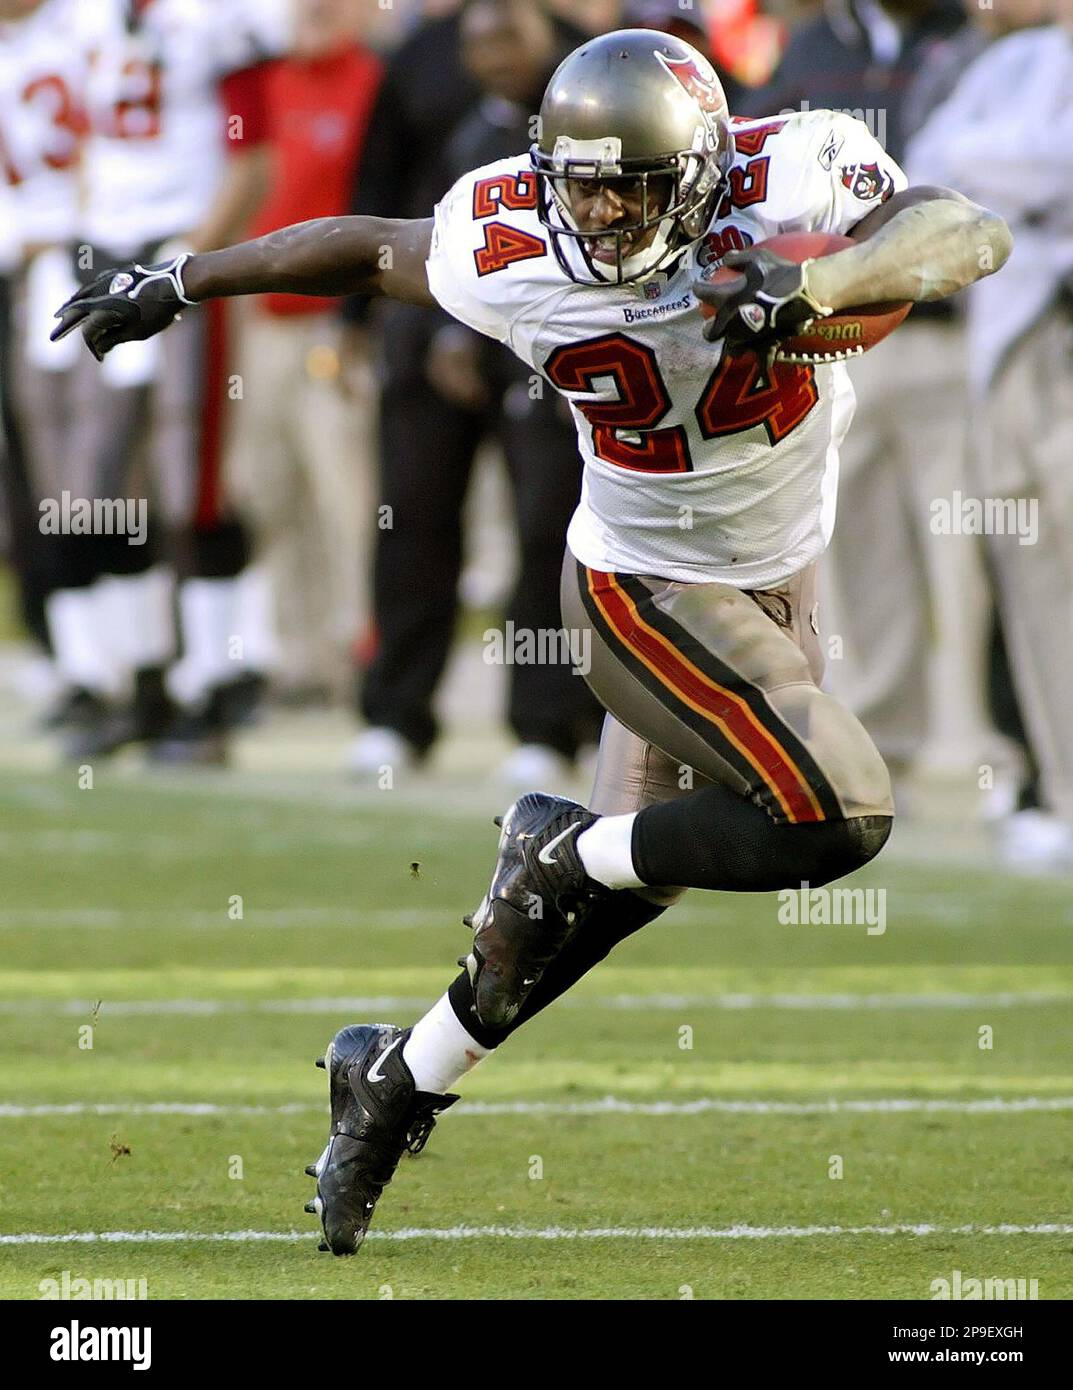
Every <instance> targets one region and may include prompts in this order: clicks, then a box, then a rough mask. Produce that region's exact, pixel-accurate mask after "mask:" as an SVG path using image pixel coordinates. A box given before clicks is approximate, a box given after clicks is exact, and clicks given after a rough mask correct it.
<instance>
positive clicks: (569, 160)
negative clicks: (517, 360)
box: [530, 29, 733, 285]
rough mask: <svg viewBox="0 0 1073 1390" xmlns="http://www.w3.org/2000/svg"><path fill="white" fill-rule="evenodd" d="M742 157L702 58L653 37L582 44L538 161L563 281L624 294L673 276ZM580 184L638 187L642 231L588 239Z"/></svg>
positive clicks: (555, 102)
mask: <svg viewBox="0 0 1073 1390" xmlns="http://www.w3.org/2000/svg"><path fill="white" fill-rule="evenodd" d="M732 153H733V143H732V139H731V136H730V134H729V131H728V127H727V103H726V97H725V96H724V95H723V89H722V87H721V86H720V84H719V79H718V77H717V76H716V74H715V70H714V68H713V67H712V65H711V64H710V63H709V62H708V60H707V59H706V58H705V57H703V55H702V54H700V53H698V52H697V50H696V49H695V48H692V47H691V46H690V45H689V44H687V43H685V42H684V41H683V40H682V39H677V38H674V37H673V36H672V35H670V34H662V33H659V32H657V31H656V30H654V29H621V30H618V31H617V32H615V33H610V34H604V35H602V36H601V37H599V38H596V39H591V40H590V41H589V42H588V43H585V44H582V46H581V47H580V48H577V49H575V50H574V52H573V53H571V54H570V55H569V56H568V57H567V58H565V59H564V60H563V62H562V63H561V64H560V65H559V67H558V68H557V69H556V71H555V73H554V75H553V76H552V79H551V81H550V82H549V83H548V88H547V91H546V92H545V94H544V101H543V104H542V106H541V108H540V139H539V140H538V141H537V143H536V144H535V145H533V147H532V149H531V150H530V157H531V158H532V162H533V168H534V169H535V171H536V174H537V179H538V183H539V185H540V219H541V221H542V222H543V224H544V226H545V227H547V229H548V232H549V234H550V236H551V239H552V245H553V246H554V248H555V254H556V256H557V257H558V259H559V263H560V265H561V266H562V268H563V270H564V271H565V272H566V273H567V275H569V276H570V278H571V279H572V280H575V281H577V283H578V284H584V285H606V284H612V285H624V284H629V283H633V282H636V281H640V280H645V279H647V278H648V277H649V276H650V275H652V274H654V273H655V272H656V271H658V270H662V269H664V268H665V267H666V266H668V265H670V264H671V263H672V262H673V261H674V260H676V259H677V257H679V256H680V255H681V254H682V252H683V251H684V250H685V249H686V248H687V247H688V246H690V245H691V244H692V243H693V242H695V241H697V240H698V239H699V238H700V237H701V235H702V234H703V233H704V231H705V230H706V228H707V225H708V222H709V221H710V218H711V214H712V209H713V206H714V203H715V200H716V198H717V197H718V196H719V194H720V191H721V189H722V185H723V181H724V177H725V173H726V169H727V168H728V166H729V163H730V158H731V156H732ZM571 180H576V181H578V182H579V183H582V182H583V183H584V184H588V185H590V186H591V185H592V184H593V183H601V182H604V181H607V182H608V184H609V186H610V187H615V181H616V180H617V181H618V183H619V186H621V185H622V184H623V183H626V182H629V183H631V185H632V187H633V189H634V190H635V191H636V192H639V193H640V196H641V208H642V211H641V218H640V220H639V221H635V222H631V223H630V224H629V225H619V226H616V227H614V228H613V229H609V230H606V231H601V232H591V231H583V230H582V229H581V228H580V227H579V226H578V223H577V221H576V219H575V217H574V214H573V212H572V211H571V189H570V181H571ZM651 228H655V229H656V231H655V235H654V236H653V237H652V238H651V240H650V242H649V244H648V245H646V246H644V247H643V248H641V249H637V250H634V249H633V247H634V246H635V244H636V242H637V241H639V240H641V239H642V238H643V237H644V235H645V233H647V232H648V231H649V229H651Z"/></svg>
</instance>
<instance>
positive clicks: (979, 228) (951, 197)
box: [808, 188, 1013, 310]
mask: <svg viewBox="0 0 1073 1390" xmlns="http://www.w3.org/2000/svg"><path fill="white" fill-rule="evenodd" d="M853 236H854V237H855V239H857V240H859V241H860V245H859V246H855V247H853V248H852V249H848V250H845V251H837V252H836V253H835V254H834V255H832V256H824V257H823V258H822V259H820V260H816V261H813V262H812V264H811V265H810V266H809V270H808V286H809V290H810V292H811V293H812V295H813V296H814V297H815V298H816V299H817V300H819V301H820V303H821V304H826V305H830V307H831V308H832V309H835V310H838V309H845V308H849V307H850V306H851V305H856V304H877V303H881V302H882V301H884V300H889V299H894V300H898V299H902V300H904V299H910V300H914V301H921V300H930V299H943V298H945V297H946V296H947V295H949V294H954V293H955V292H956V291H957V290H961V289H964V288H965V287H966V286H967V285H971V284H973V283H974V282H975V281H976V280H981V279H983V277H984V276H986V275H992V274H994V272H995V271H996V270H999V269H1000V268H1001V267H1002V266H1003V265H1004V264H1005V262H1006V259H1007V257H1008V256H1009V254H1010V249H1011V247H1012V245H1013V238H1012V237H1011V235H1010V230H1009V228H1008V227H1007V226H1006V223H1005V222H1004V221H1003V219H1002V218H1001V217H999V216H998V215H997V214H996V213H993V212H989V211H988V210H987V208H982V207H980V206H979V205H978V204H977V203H973V202H970V201H969V199H968V198H965V197H963V196H962V195H961V194H960V193H955V192H954V191H953V190H952V189H948V188H909V189H906V190H905V191H904V192H903V193H896V194H895V195H894V197H893V198H891V199H890V200H889V201H888V202H887V203H885V204H884V205H883V207H881V208H877V209H876V211H875V212H874V213H871V214H869V216H868V217H866V218H865V219H864V221H863V222H860V223H858V225H857V227H856V228H855V229H854V231H853Z"/></svg>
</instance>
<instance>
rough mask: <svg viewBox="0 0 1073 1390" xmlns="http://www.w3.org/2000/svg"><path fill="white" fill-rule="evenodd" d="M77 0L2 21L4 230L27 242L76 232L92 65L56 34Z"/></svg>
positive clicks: (65, 29)
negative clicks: (87, 81) (87, 82)
mask: <svg viewBox="0 0 1073 1390" xmlns="http://www.w3.org/2000/svg"><path fill="white" fill-rule="evenodd" d="M76 3H77V0H44V3H43V4H42V5H40V6H39V7H38V8H37V9H36V10H34V11H33V13H32V14H30V15H28V16H27V17H26V18H25V19H22V20H18V21H12V22H9V23H0V165H2V168H3V181H4V184H5V185H6V186H7V189H8V195H9V196H7V197H6V198H5V200H4V207H5V220H6V224H7V225H6V226H5V233H6V236H7V238H8V239H9V241H10V242H11V244H12V245H13V246H14V247H15V248H16V253H18V252H21V249H22V248H23V247H27V246H33V245H50V244H55V243H60V242H66V241H68V240H71V239H73V237H74V235H75V229H76V225H77V214H78V182H77V165H78V155H79V142H80V139H81V135H82V130H83V124H84V115H83V106H82V87H83V81H84V76H85V65H84V63H83V61H82V58H81V55H80V54H79V53H78V52H77V51H76V49H74V48H73V47H72V46H71V45H70V44H65V43H62V42H58V41H57V35H61V34H67V33H69V32H70V28H71V24H72V19H73V15H74V10H75V5H76Z"/></svg>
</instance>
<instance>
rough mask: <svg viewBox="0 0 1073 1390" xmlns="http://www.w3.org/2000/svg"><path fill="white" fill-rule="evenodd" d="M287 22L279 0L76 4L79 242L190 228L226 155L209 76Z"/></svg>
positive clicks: (262, 51) (281, 40)
mask: <svg viewBox="0 0 1073 1390" xmlns="http://www.w3.org/2000/svg"><path fill="white" fill-rule="evenodd" d="M135 9H137V10H138V19H137V23H136V24H134V25H131V24H130V23H129V19H130V16H131V14H132V13H133V11H134V10H135ZM289 30H290V6H289V3H288V0H80V4H79V26H78V31H77V33H78V41H79V43H80V45H81V46H82V48H83V50H84V52H85V53H86V54H87V57H88V60H89V78H88V85H87V108H88V113H89V121H90V135H89V140H88V142H87V146H86V153H85V188H86V199H87V203H86V208H85V218H84V224H83V234H84V235H85V237H86V238H87V240H88V241H90V242H92V243H95V244H99V245H102V246H105V247H107V248H108V249H109V250H111V251H115V252H117V253H122V254H128V253H133V252H134V251H135V250H136V249H137V248H138V247H140V246H142V245H144V244H145V243H146V242H150V241H158V240H163V239H165V238H170V237H173V236H176V235H179V234H181V233H184V232H188V231H190V230H192V229H193V228H194V227H196V226H197V224H198V223H199V222H200V221H201V219H202V218H203V217H204V216H205V215H206V213H207V212H208V210H209V208H210V207H211V205H212V200H213V198H214V197H215V195H216V192H217V190H218V188H219V186H220V180H221V177H222V175H223V171H224V163H225V160H226V139H227V113H226V112H225V111H224V109H223V105H222V103H221V101H220V96H219V83H220V81H221V79H222V78H224V77H226V76H227V75H228V74H229V73H232V72H237V71H238V70H239V69H241V68H244V67H249V66H252V65H253V64H255V63H257V62H259V61H261V60H262V59H263V58H266V57H272V56H274V55H276V54H278V53H280V52H282V51H284V50H285V48H286V47H287V44H288V42H289Z"/></svg>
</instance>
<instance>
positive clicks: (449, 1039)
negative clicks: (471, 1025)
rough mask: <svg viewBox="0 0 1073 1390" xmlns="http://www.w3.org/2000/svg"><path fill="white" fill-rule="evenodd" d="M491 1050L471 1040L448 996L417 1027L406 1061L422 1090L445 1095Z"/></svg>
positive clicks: (409, 1040) (404, 1053)
mask: <svg viewBox="0 0 1073 1390" xmlns="http://www.w3.org/2000/svg"><path fill="white" fill-rule="evenodd" d="M491 1051H492V1049H491V1048H490V1047H482V1046H481V1045H480V1043H479V1042H477V1041H476V1039H475V1038H471V1037H470V1035H469V1034H468V1033H467V1032H466V1030H465V1029H464V1028H463V1027H462V1025H461V1023H459V1021H458V1015H457V1014H456V1013H455V1011H454V1009H453V1008H452V1006H451V1001H450V999H448V997H447V995H446V994H445V995H443V997H442V998H440V999H437V1001H436V1002H435V1004H433V1006H432V1008H431V1009H429V1011H428V1013H427V1014H426V1015H425V1016H424V1018H423V1019H421V1021H420V1022H419V1023H416V1024H415V1025H414V1031H413V1032H412V1033H411V1034H410V1036H409V1037H408V1038H407V1040H406V1046H405V1047H404V1048H403V1050H402V1060H403V1061H404V1062H405V1063H406V1065H407V1066H408V1067H409V1068H410V1071H411V1072H412V1073H413V1078H414V1084H415V1085H416V1087H417V1089H418V1090H419V1091H431V1092H432V1093H433V1095H439V1096H442V1095H444V1094H445V1093H446V1092H447V1091H449V1090H450V1089H451V1087H452V1086H453V1085H454V1084H455V1083H456V1082H457V1081H458V1079H459V1077H461V1076H465V1074H466V1072H468V1071H471V1070H472V1069H473V1068H474V1067H475V1066H476V1065H477V1063H478V1062H480V1061H482V1060H483V1059H484V1058H485V1057H487V1056H488V1054H489V1053H490V1052H491Z"/></svg>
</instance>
